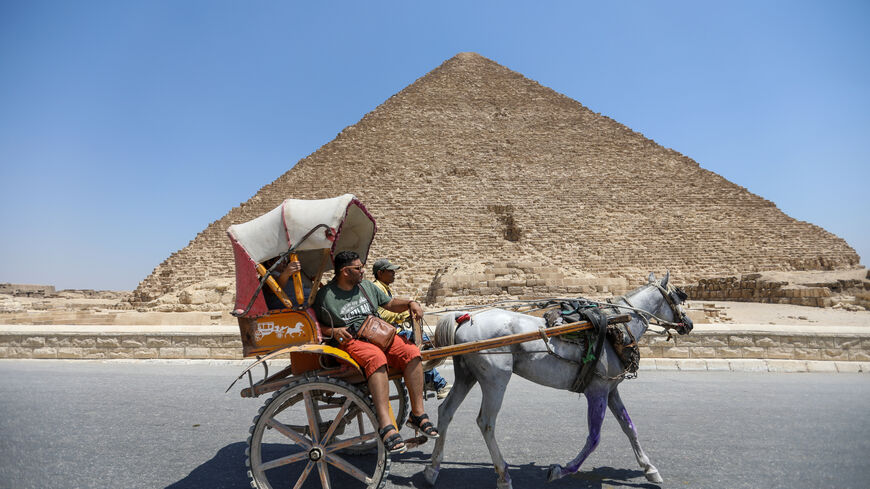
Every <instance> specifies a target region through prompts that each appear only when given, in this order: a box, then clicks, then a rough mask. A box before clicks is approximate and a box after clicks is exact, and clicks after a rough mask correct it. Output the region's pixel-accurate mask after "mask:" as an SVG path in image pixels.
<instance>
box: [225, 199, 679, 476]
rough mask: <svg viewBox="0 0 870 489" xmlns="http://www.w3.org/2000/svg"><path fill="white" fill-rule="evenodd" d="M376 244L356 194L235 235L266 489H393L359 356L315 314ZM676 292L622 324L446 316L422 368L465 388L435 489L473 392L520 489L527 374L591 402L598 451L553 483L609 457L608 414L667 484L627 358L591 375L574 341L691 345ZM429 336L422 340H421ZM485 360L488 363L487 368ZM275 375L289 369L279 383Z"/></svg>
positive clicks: (490, 442)
mask: <svg viewBox="0 0 870 489" xmlns="http://www.w3.org/2000/svg"><path fill="white" fill-rule="evenodd" d="M376 230H377V226H376V224H375V220H374V218H373V217H372V216H371V214H370V213H369V212H368V211H367V210H366V208H365V207H364V206H363V204H362V203H361V202H360V201H359V200H358V199H357V198H356V197H354V196H353V195H350V194H345V195H343V196H340V197H336V198H332V199H322V200H294V199H287V200H285V201H284V202H282V203H281V205H279V206H278V207H276V208H275V209H273V210H272V211H270V212H268V213H266V214H264V215H262V216H259V217H257V218H255V219H253V220H251V221H248V222H245V223H241V224H236V225H233V226H230V227H229V229H228V230H227V234H228V235H229V238H230V241H231V242H232V246H233V253H234V257H235V264H236V304H235V309H234V311H233V314H234V315H235V316H236V317H237V318H238V321H239V331H240V335H241V338H242V345H243V346H242V347H243V353H244V356H245V358H252V359H255V361H254V362H253V363H252V364H251V365H250V366H248V367H247V368H246V369H245V370H244V371H243V372H242V373H241V375H239V377H238V378H237V379H236V381H238V380H240V379H242V378H245V377H246V376H247V380H248V386H247V387H245V388H243V389H242V391H241V395H242V397H258V396H260V395H263V394H268V393H272V395H271V397H270V398H269V399H267V400H266V402H265V404H264V405H263V406H262V407H261V408H260V409H259V411H258V412H257V414H256V416H255V417H254V421H253V426H252V427H251V430H250V433H251V435H250V436H249V437H248V448H247V450H246V455H247V459H246V464H247V467H248V476H249V478H250V480H251V485H252V487H254V488H258V489H272V488H275V489H277V488H285V487H286V488H291V487H292V488H300V487H302V486H303V484H305V483H306V481H308V480H309V479H316V480H319V483H320V486H321V487H323V488H324V489H326V488H330V487H360V486H364V487H367V488H369V489H376V488H380V487H383V486H384V485H385V484H386V477H387V475H388V474H389V468H390V458H389V456H388V452H387V450H386V448H385V446H384V442H383V440H382V439H381V438H380V436H378V421H377V418H376V416H375V411H374V406H373V404H372V399H371V396H370V395H369V392H368V387H367V385H366V382H365V377H364V375H363V372H362V370H361V369H360V367H359V365H358V364H357V363H356V362H355V361H354V360H353V359H352V358H351V357H350V356H349V355H348V354H347V353H345V352H344V351H342V350H339V349H337V348H333V347H331V346H329V345H328V344H325V342H324V338H323V336H322V335H321V331H320V325H319V324H318V322H317V317H316V314H315V311H313V310H312V309H311V308H310V304H311V303H312V302H313V299H314V296H315V294H316V293H317V290H318V288H319V287H320V286H321V283H322V280H323V279H324V275H325V273H326V272H327V270H329V269H330V268H331V264H332V257H333V256H334V254H335V253H338V252H340V251H344V250H351V251H355V252H356V253H358V254H359V256H360V257H361V258H362V259H363V261H365V259H366V257H367V256H368V252H369V248H370V247H371V243H372V241H373V239H374V235H375V232H376ZM289 261H299V262H300V265H301V271H300V272H297V273H294V274H293V280H292V282H288V283H287V288H290V287H289V286H290V284H291V283H292V289H293V290H292V291H290V292H292V293H288V291H285V290H283V288H282V287H281V286H280V285H279V284H278V282H277V281H275V279H274V270H275V269H276V267H280V266H281V264H282V263H287V262H289ZM668 282H669V277H668V276H667V275H666V276H665V277H664V278H663V279H662V280H655V277H654V276H653V275H652V274H651V275H650V278H649V283H648V284H647V285H644V286H642V287H640V288H638V289H636V290H634V291H632V292H630V293H629V294H626V295H625V296H623V297H621V298H617V299H616V300H614V301H612V302H613V303H612V304H610V305H607V304H604V306H606V307H604V308H602V310H606V311H609V312H608V313H604V312H597V313H596V315H595V316H594V317H593V316H588V317H589V318H590V319H588V320H580V321H573V322H567V323H565V324H561V325H556V326H552V325H547V324H546V323H545V321H544V319H543V318H541V317H538V316H536V315H532V314H524V313H520V312H515V311H508V310H504V309H489V310H486V311H483V312H471V313H465V312H450V313H448V314H445V315H443V316H442V317H441V318H440V319H439V320H438V326H437V329H436V332H435V336H436V340H435V345H434V346H435V348H432V349H427V350H424V351H423V352H422V356H423V360H424V361H425V362H427V364H428V365H432V364H434V363H436V362H438V361H440V360H443V359H445V358H447V357H455V359H454V371H455V381H454V386H453V389H452V390H451V392H450V394H449V395H448V396H447V398H446V399H445V400H444V402H443V403H442V404H441V405H440V407H439V409H438V430H439V432H440V433H441V437H440V438H438V439H437V441H436V444H435V447H434V449H433V453H432V458H431V462H430V464H429V465H428V466H427V467H426V468H425V471H424V475H425V478H426V480H427V481H428V482H429V483H430V484H435V482H436V479H437V477H438V472H439V470H440V466H441V462H442V460H443V457H444V447H445V442H446V439H447V429H448V426H449V424H450V421H451V420H452V418H453V415H454V414H455V412H456V410H457V409H458V407H459V405H460V404H461V403H462V401H463V400H464V398H465V396H466V395H467V394H468V392H469V390H470V389H471V388H472V387H473V386H474V385H475V384H478V383H479V384H480V386H481V389H482V391H483V400H482V405H481V409H480V415H479V416H478V418H477V424H478V426H479V427H480V429H481V432H482V433H483V436H484V439H485V441H486V444H487V447H488V448H489V451H490V454H491V455H492V459H493V464H494V467H495V471H496V474H497V477H498V480H497V485H498V487H499V488H508V487H511V482H510V476H509V474H508V471H507V463H506V462H505V461H504V460H503V459H502V457H501V454H500V452H499V449H498V444H497V443H496V440H495V436H494V430H495V419H496V416H497V414H498V410H499V408H500V407H501V402H502V398H503V396H504V392H505V387H506V386H507V382H508V379H509V378H510V376H511V375H512V374H513V373H516V374H518V375H520V376H522V377H525V378H527V379H529V380H532V381H533V382H537V383H539V384H541V385H546V386H550V387H554V388H558V389H572V390H575V391H578V389H581V390H582V392H583V393H584V395H585V396H586V398H587V401H588V419H589V428H590V432H589V436H588V437H587V440H586V444H585V446H584V447H583V449H582V450H581V451H580V453H579V454H578V455H577V457H575V458H574V459H573V460H571V461H570V462H569V463H568V464H567V465H566V466H565V467H562V466H559V465H553V466H551V468H550V471H549V479H550V480H555V479H558V478H560V477H563V476H565V475H568V474H570V473H574V472H576V471H577V470H578V469H579V467H580V465H581V464H582V463H583V461H584V460H585V459H586V457H588V455H589V454H590V453H591V452H592V451H593V450H594V449H595V447H596V446H597V444H598V440H599V434H600V427H601V422H602V420H603V418H604V414H605V408H606V407H610V410H611V411H612V412H613V414H614V415H615V416H616V418H617V420H619V423H620V425H621V426H622V428H623V431H625V433H626V434H627V435H628V437H629V440H630V441H631V445H632V448H633V450H634V453H635V455H636V457H637V460H638V463H639V464H640V465H641V467H642V468H643V469H644V472H645V474H646V477H647V478H648V479H649V480H651V481H661V477H660V476H659V474H658V471H657V469H656V468H655V467H654V466H653V465H652V464H651V463H650V462H649V459H648V457H647V456H646V454H645V453H644V452H643V450H642V449H641V447H640V444H639V443H638V441H637V433H636V432H635V431H634V426H633V425H632V423H631V420H630V419H629V417H628V413H627V411H626V410H625V407H624V405H623V404H622V400H621V399H620V397H619V393H618V390H617V386H618V384H619V383H620V382H621V381H622V379H623V378H624V375H623V374H624V372H625V368H624V366H623V365H622V363H623V362H622V360H621V357H620V356H619V355H618V354H617V353H616V352H615V351H614V349H613V347H612V346H611V345H610V344H609V343H606V342H598V346H599V347H598V349H596V350H595V351H596V352H597V355H595V356H596V358H595V361H594V362H593V363H591V364H590V363H589V361H588V359H589V352H588V351H587V350H588V348H586V347H581V346H579V345H578V344H577V343H576V342H572V341H569V340H565V339H562V337H561V336H560V335H564V334H568V333H576V332H578V331H587V330H591V329H593V327H595V326H596V325H595V324H593V323H597V326H598V327H599V328H601V327H606V326H607V325H608V324H623V325H624V326H623V328H624V330H625V332H626V333H627V334H628V335H629V336H630V337H631V338H634V339H635V340H636V339H639V338H640V337H641V336H642V335H643V334H644V333H645V332H646V331H647V329H648V327H649V325H650V321H653V322H656V323H658V324H660V325H663V326H665V328H672V329H675V330H676V331H677V332H678V333H680V334H685V333H688V332H689V331H690V330H691V328H692V323H691V321H690V320H689V319H688V318H687V317H686V316H685V313H684V312H683V311H682V308H681V306H680V304H681V303H682V302H683V301H684V300H685V299H686V296H685V294H683V293H682V291H680V290H679V289H677V288H675V287H673V286H672V285H671V284H669V283H668ZM268 299H271V300H268ZM539 309H540V308H539ZM595 317H597V318H598V319H597V320H594V318H595ZM602 325H603V326H602ZM548 326H552V327H548ZM415 328H419V325H415ZM415 336H416V338H421V336H422V335H421V334H420V331H419V330H418V331H417V332H416V335H415ZM590 344H591V343H590ZM484 350H486V353H487V354H482V353H483V351H484ZM491 353H501V354H491ZM288 358H289V363H288V362H287V360H288ZM584 358H585V359H586V362H584ZM270 365H272V366H273V369H272V370H273V372H272V373H270V369H269V366H270ZM275 365H278V366H280V367H281V368H280V369H278V370H277V371H274V366H275ZM258 366H259V367H262V370H263V377H262V378H261V379H259V380H257V381H255V380H254V377H253V371H254V369H255V368H256V367H258ZM388 375H389V376H390V379H391V393H390V416H392V417H393V418H394V419H395V420H396V421H397V422H396V423H395V426H402V425H403V424H404V421H405V419H406V418H407V416H408V413H409V406H408V404H409V402H408V393H407V389H406V388H405V386H404V384H403V381H402V378H401V374H400V373H399V372H388ZM578 380H582V382H579V381H578ZM235 383H236V382H233V385H234V384H235ZM233 385H230V388H232V387H233ZM230 388H228V389H227V391H229V389H230ZM408 441H410V440H408ZM419 443H422V441H421V442H419ZM409 445H411V444H409ZM312 483H314V481H312Z"/></svg>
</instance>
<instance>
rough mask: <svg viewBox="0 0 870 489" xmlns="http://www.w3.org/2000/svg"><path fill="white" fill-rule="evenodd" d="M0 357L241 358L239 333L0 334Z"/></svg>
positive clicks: (95, 358) (100, 358)
mask: <svg viewBox="0 0 870 489" xmlns="http://www.w3.org/2000/svg"><path fill="white" fill-rule="evenodd" d="M0 358H42V359H46V358H53V359H83V360H88V359H89V360H109V359H182V358H184V359H227V360H233V359H236V360H238V359H241V358H242V340H241V338H240V337H239V334H238V333H224V334H215V333H181V332H179V333H167V332H159V333H140V332H131V333H120V332H112V333H90V334H89V333H51V332H38V333H29V334H28V333H19V332H15V333H9V332H0Z"/></svg>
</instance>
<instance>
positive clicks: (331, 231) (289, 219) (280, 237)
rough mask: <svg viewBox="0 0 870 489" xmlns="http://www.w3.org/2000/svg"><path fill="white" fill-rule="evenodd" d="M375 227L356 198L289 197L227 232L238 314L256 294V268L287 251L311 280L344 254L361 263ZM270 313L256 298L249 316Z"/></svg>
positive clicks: (260, 300)
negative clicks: (354, 256)
mask: <svg viewBox="0 0 870 489" xmlns="http://www.w3.org/2000/svg"><path fill="white" fill-rule="evenodd" d="M376 231H377V226H376V225H375V220H374V218H373V217H372V216H371V214H369V213H368V211H367V210H366V208H365V206H363V204H362V203H361V202H360V201H359V200H358V199H357V198H356V197H355V196H353V195H352V194H344V195H342V196H340V197H334V198H331V199H321V200H297V199H287V200H285V201H284V202H282V203H281V205H279V206H278V207H276V208H274V209H272V210H271V211H269V212H267V213H266V214H263V215H262V216H260V217H257V218H256V219H253V220H250V221H248V222H244V223H241V224H234V225H232V226H230V227H229V228H228V229H227V235H228V236H229V238H230V241H231V242H232V244H233V255H234V257H235V263H236V305H235V311H236V312H237V313H241V312H243V311H244V310H245V309H246V308H247V306H248V304H249V302H250V300H251V298H252V297H253V296H254V294H256V293H257V288H258V286H259V284H260V276H259V274H258V273H257V264H258V263H262V262H264V261H266V260H269V259H270V258H275V257H277V256H280V255H281V254H282V253H285V252H287V251H288V250H293V251H294V252H296V253H297V255H298V257H299V261H300V262H301V263H302V270H303V272H304V273H305V274H306V275H308V276H309V277H313V276H315V275H316V274H317V273H318V270H319V269H320V268H321V267H322V266H323V264H324V259H325V253H324V251H323V250H329V257H330V258H331V257H332V256H334V255H335V253H338V252H340V251H355V252H357V253H358V254H359V256H360V257H361V258H362V260H363V261H365V259H366V257H367V256H368V253H369V248H370V247H371V243H372V239H374V235H375V232H376ZM266 312H267V307H266V302H265V300H264V299H263V296H262V294H258V297H257V299H256V300H255V301H254V304H253V306H252V307H251V308H250V310H249V311H248V312H247V313H246V314H244V316H245V317H257V316H261V315H263V314H265V313H266Z"/></svg>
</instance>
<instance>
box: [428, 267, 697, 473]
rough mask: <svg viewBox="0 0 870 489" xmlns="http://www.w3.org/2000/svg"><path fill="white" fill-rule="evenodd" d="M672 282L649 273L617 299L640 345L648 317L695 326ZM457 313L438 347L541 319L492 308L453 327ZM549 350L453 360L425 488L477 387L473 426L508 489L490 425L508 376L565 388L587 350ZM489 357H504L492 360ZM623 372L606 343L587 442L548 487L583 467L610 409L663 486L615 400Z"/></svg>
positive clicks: (519, 329)
mask: <svg viewBox="0 0 870 489" xmlns="http://www.w3.org/2000/svg"><path fill="white" fill-rule="evenodd" d="M669 277H670V274H666V275H665V277H664V278H663V279H662V280H661V281H660V282H656V280H655V275H654V274H652V273H651V274H650V275H649V283H648V284H647V285H644V286H642V287H640V288H638V289H636V290H634V291H632V292H630V293H628V294H626V295H625V296H624V297H621V298H618V299H617V300H615V301H614V302H615V303H616V304H619V305H623V306H629V308H624V309H620V311H619V312H620V313H626V312H627V313H629V314H630V315H631V321H630V322H629V323H627V326H628V328H629V329H630V331H631V333H632V334H633V336H634V338H636V339H640V337H641V336H642V335H643V334H644V333H645V332H646V330H647V327H648V326H649V322H648V319H649V318H650V317H651V316H654V317H656V318H658V319H659V320H660V321H661V320H662V319H663V320H664V321H663V323H665V324H668V323H669V324H670V325H671V326H675V329H676V330H677V332H678V333H680V334H686V333H688V332H689V331H691V329H692V321H691V320H690V319H689V318H688V317H687V316H686V315H685V313H684V312H683V310H682V308H681V307H680V304H681V303H682V302H683V301H684V300H685V299H686V294H685V293H683V292H682V291H681V290H679V289H678V288H676V287H673V286H668V279H669ZM462 314H463V313H461V312H459V313H448V314H445V315H443V316H442V317H441V318H440V319H439V320H438V326H437V329H436V337H437V338H438V340H437V342H438V345H439V346H447V345H448V344H450V338H453V343H465V342H469V341H477V340H485V339H489V338H495V337H498V336H505V335H509V334H514V333H527V332H530V331H537V330H538V329H539V328H540V327H542V326H543V325H544V320H543V319H542V318H538V317H533V316H528V315H524V314H520V313H516V312H510V311H505V310H501V309H493V310H488V311H485V312H481V313H479V314H477V315H475V316H474V317H473V319H472V321H471V322H470V323H468V322H466V323H463V324H462V325H460V326H459V327H458V328H457V326H456V318H457V317H459V316H460V315H462ZM550 347H551V348H552V350H553V351H554V352H555V353H556V355H558V356H556V355H551V354H549V353H547V351H546V345H544V340H543V339H541V340H535V341H529V342H526V343H519V344H516V345H511V346H505V347H502V348H498V349H492V350H487V352H486V353H483V354H482V353H469V354H465V355H461V356H457V357H455V358H454V363H453V365H454V367H453V368H454V373H455V377H456V379H455V381H454V382H453V389H452V390H451V391H450V395H448V396H447V399H445V400H444V402H443V403H442V404H441V406H440V407H439V408H438V432H439V433H440V435H441V436H440V437H439V438H438V440H437V441H436V443H435V448H434V449H433V450H432V460H431V462H430V464H429V465H428V466H426V469H425V471H424V476H425V478H426V480H427V481H428V482H429V483H430V484H435V480H436V479H437V478H438V471H439V469H440V466H441V461H442V459H443V457H444V443H445V441H446V440H447V429H448V427H449V426H450V421H451V420H452V419H453V415H454V413H455V412H456V410H457V409H458V408H459V405H460V404H461V403H462V401H463V400H464V399H465V396H466V395H467V394H468V392H469V390H470V389H471V388H472V387H473V386H474V384H475V383H478V382H479V383H480V388H481V390H482V391H483V399H482V401H481V405H480V413H479V414H478V415H477V425H478V427H480V432H481V433H482V434H483V438H484V440H485V441H486V446H487V448H488V449H489V453H490V456H491V457H492V463H493V465H494V467H495V472H496V474H497V475H498V482H497V486H498V488H499V489H510V488H511V479H510V475H509V474H508V466H507V463H506V462H505V461H504V458H502V455H501V452H500V451H499V448H498V443H497V442H496V440H495V421H496V417H497V416H498V412H499V410H500V409H501V403H502V399H503V398H504V393H505V389H506V388H507V384H508V381H509V380H510V376H511V374H512V373H516V374H518V375H520V376H521V377H524V378H526V379H528V380H531V381H532V382H536V383H538V384H541V385H546V386H549V387H554V388H556V389H566V390H568V389H570V388H571V386H572V384H573V383H574V381H575V379H576V378H577V375H578V373H579V370H580V365H581V359H582V358H583V357H584V355H585V354H586V351H585V350H583V349H581V347H579V346H578V345H577V344H576V343H570V342H567V341H563V340H562V339H560V338H558V337H554V338H551V339H550ZM492 352H503V353H505V354H503V355H498V354H491V353H492ZM560 357H561V358H560ZM623 371H624V369H623V365H622V362H621V360H620V359H619V357H618V356H617V354H616V352H615V351H614V350H613V348H612V347H611V345H610V344H609V343H608V342H605V344H604V348H603V350H602V351H601V355H600V358H599V361H598V364H597V365H596V367H595V374H594V375H593V376H592V380H591V381H590V382H589V384H588V386H587V387H586V389H585V390H584V392H583V394H584V395H585V396H586V400H587V404H588V413H587V419H588V423H589V436H588V437H587V438H586V445H585V446H584V447H583V449H582V450H580V453H579V454H577V456H576V457H574V459H573V460H571V461H570V462H568V464H567V465H566V466H565V467H562V466H561V465H558V464H554V465H551V466H550V470H549V473H548V479H549V480H550V481H554V480H557V479H559V478H561V477H564V476H566V475H569V474H573V473H575V472H577V471H578V469H579V468H580V465H581V464H582V463H583V461H584V460H586V458H587V457H588V456H589V454H590V453H592V451H593V450H595V447H596V446H598V441H599V438H600V434H601V423H602V422H603V421H604V415H605V410H606V408H607V407H610V411H611V412H612V413H613V415H614V416H615V417H616V419H617V420H618V421H619V425H620V426H621V427H622V431H624V432H625V434H626V435H628V439H629V441H630V442H631V447H632V449H633V450H634V455H635V457H636V458H637V462H638V463H639V464H640V466H641V468H642V469H643V471H644V474H645V475H646V478H647V480H649V481H652V482H662V478H661V476H660V475H659V472H658V469H656V468H655V466H653V464H652V463H650V461H649V458H648V457H647V456H646V454H645V453H644V451H643V449H642V448H641V447H640V443H639V442H638V440H637V431H635V429H634V425H633V424H632V422H631V419H630V418H629V417H628V412H627V411H626V409H625V406H624V405H623V404H622V399H620V397H619V391H618V390H617V387H618V386H619V383H620V382H622V379H623V376H622V375H621V374H622V373H623Z"/></svg>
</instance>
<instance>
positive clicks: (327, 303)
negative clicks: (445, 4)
mask: <svg viewBox="0 0 870 489" xmlns="http://www.w3.org/2000/svg"><path fill="white" fill-rule="evenodd" d="M333 265H334V266H335V277H334V278H333V279H332V280H331V281H330V282H329V283H328V284H326V285H324V286H323V287H321V288H320V290H318V291H317V296H316V297H315V298H314V304H313V307H314V311H315V313H316V314H317V320H318V321H319V322H320V330H321V332H322V333H323V336H324V337H326V338H331V339H333V340H335V342H336V344H337V346H338V348H341V349H342V350H344V351H346V352H347V353H348V354H349V355H350V356H351V358H353V359H354V361H356V362H357V363H358V364H359V365H360V367H362V369H363V371H364V372H365V375H366V379H367V382H368V386H369V392H370V393H371V395H372V401H373V402H374V404H375V412H376V414H377V416H378V423H379V424H380V430H379V434H380V436H381V437H382V438H383V439H384V444H385V445H386V447H387V450H389V451H390V452H391V453H401V452H404V451H405V450H406V447H405V444H404V442H403V441H402V437H401V436H400V435H399V432H398V430H397V429H396V427H395V426H393V424H392V420H391V419H390V414H389V400H390V399H389V398H390V388H389V383H388V378H387V366H390V367H393V368H396V369H399V370H401V371H402V374H403V377H404V379H405V386H406V387H407V388H408V396H409V398H410V401H411V414H410V416H409V417H408V422H407V425H408V426H410V427H411V428H414V429H416V430H419V431H420V432H421V433H423V435H425V436H427V437H429V438H437V437H438V430H436V429H435V426H434V425H433V424H432V422H431V421H430V420H429V416H428V415H427V414H426V412H425V411H424V410H423V366H422V360H421V357H420V350H419V349H418V348H417V347H416V346H414V344H412V343H410V342H408V341H407V340H406V339H404V338H402V337H401V336H398V335H396V336H395V337H394V338H393V342H392V343H391V344H390V346H389V347H388V348H387V349H386V351H384V350H381V349H380V348H379V347H377V346H375V345H373V344H371V343H368V342H366V341H365V340H362V339H357V331H358V329H359V327H360V326H362V323H363V322H364V321H365V319H366V317H368V316H369V315H372V314H375V311H377V308H378V307H383V308H384V309H386V310H388V311H393V312H402V311H408V312H410V313H411V314H413V315H414V317H417V318H422V317H423V308H422V307H420V304H419V303H418V302H416V301H412V300H410V299H405V298H400V297H389V296H387V294H385V293H383V291H381V290H380V289H378V288H377V287H375V285H374V284H373V283H371V282H369V281H368V280H363V277H364V275H365V268H364V265H363V263H362V261H361V260H360V257H359V255H358V254H356V253H355V252H353V251H342V252H340V253H337V254H336V255H335V258H334V259H333Z"/></svg>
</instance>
